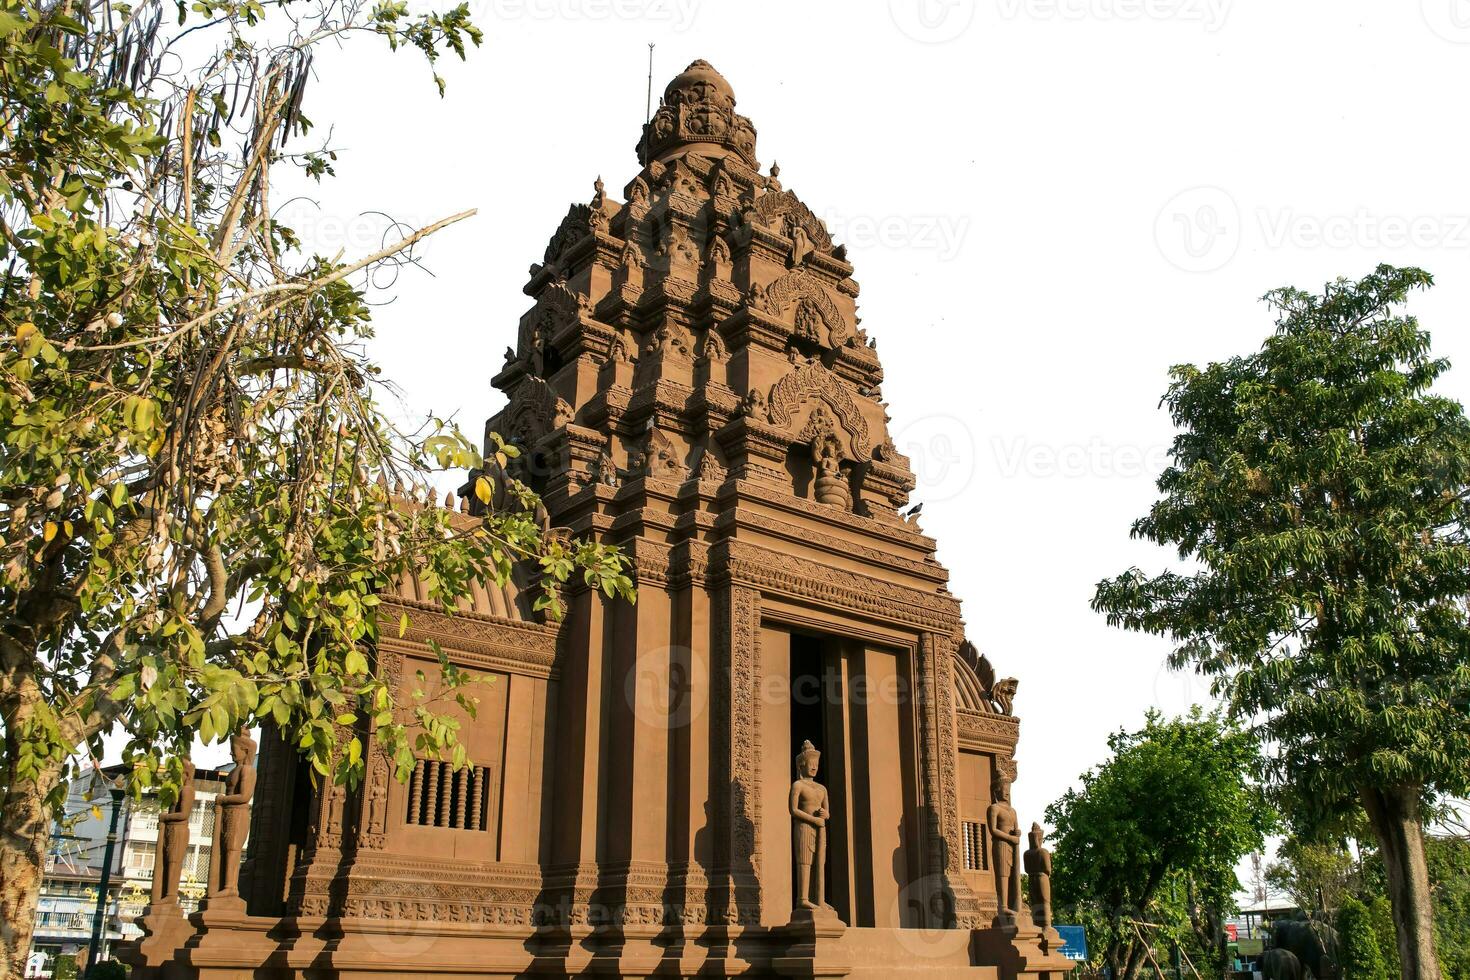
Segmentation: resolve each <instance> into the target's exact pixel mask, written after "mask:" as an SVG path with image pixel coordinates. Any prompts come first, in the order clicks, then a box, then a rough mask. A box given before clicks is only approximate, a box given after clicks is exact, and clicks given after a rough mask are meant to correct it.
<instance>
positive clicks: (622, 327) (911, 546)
mask: <svg viewBox="0 0 1470 980" xmlns="http://www.w3.org/2000/svg"><path fill="white" fill-rule="evenodd" d="M637 151H638V157H639V161H640V163H642V164H643V167H642V169H641V170H640V171H639V172H638V173H637V174H636V175H635V176H634V177H633V178H632V179H631V180H630V181H628V183H627V184H626V185H625V186H624V188H623V192H622V197H623V200H622V201H618V200H615V199H614V198H613V196H612V195H610V194H609V193H607V191H606V189H605V188H604V186H603V184H602V181H601V180H600V179H599V180H597V181H596V183H595V184H594V193H593V196H592V199H591V200H590V201H589V202H588V203H586V204H576V205H573V206H572V207H571V208H570V210H569V211H568V212H567V215H566V217H565V218H564V219H563V220H562V222H561V225H560V227H558V229H557V230H556V232H555V234H553V235H552V237H551V240H550V242H549V244H548V245H547V247H546V251H545V254H544V256H543V258H542V261H541V262H540V263H538V264H536V265H534V266H532V268H531V275H530V280H529V282H528V283H527V284H526V287H525V291H526V293H527V295H529V296H530V297H532V299H533V300H534V305H533V306H532V307H531V308H530V310H528V311H527V312H526V314H525V315H524V316H523V317H522V318H521V322H520V327H519V332H518V337H517V343H516V346H515V348H514V349H513V350H509V351H507V360H506V363H505V365H504V367H503V368H502V369H501V370H500V372H499V373H498V374H497V375H496V377H495V379H494V383H495V385H496V386H497V387H499V388H500V389H501V390H502V391H504V392H505V393H506V394H507V396H508V397H509V404H508V405H507V407H506V408H505V410H504V411H503V412H501V413H500V414H499V415H497V416H496V417H494V418H492V419H491V420H490V421H489V423H488V425H487V428H488V429H491V430H494V431H496V432H498V433H500V434H501V435H503V436H505V437H507V438H510V439H513V440H515V441H516V442H518V443H520V444H521V445H522V446H524V447H525V450H526V457H525V458H526V459H527V460H528V462H529V465H528V467H527V469H526V471H525V472H524V475H525V476H526V477H527V478H528V479H529V480H530V481H531V482H532V484H533V486H534V487H535V488H536V489H537V490H538V491H540V492H541V493H542V494H543V496H544V498H545V501H546V504H547V507H548V509H549V511H550V514H551V518H552V522H553V523H554V524H556V525H558V526H563V527H567V528H570V529H571V530H572V531H573V532H575V533H577V534H583V535H592V536H595V537H599V538H602V539H604V540H607V541H610V542H612V543H616V544H618V545H620V546H621V547H623V548H624V549H626V551H627V552H628V553H629V554H630V555H631V556H632V557H633V560H634V562H635V565H636V570H637V578H638V586H639V601H638V604H637V605H636V607H628V606H625V605H621V604H618V603H615V602H610V601H608V600H605V599H604V598H602V597H601V596H599V595H594V594H592V593H590V592H583V593H581V594H580V595H577V596H576V597H575V599H574V605H573V611H572V613H571V615H570V616H569V617H568V625H567V628H566V629H565V630H564V633H563V637H562V641H563V648H562V652H561V661H562V674H561V685H560V692H559V693H560V700H559V702H558V715H559V717H560V719H561V725H560V735H561V736H562V737H564V738H565V741H564V742H563V743H562V744H561V745H560V746H559V748H558V758H559V760H560V764H559V766H558V768H557V772H556V777H555V779H556V781H555V790H554V793H553V799H554V801H555V803H554V811H555V812H554V816H553V819H554V828H553V831H552V833H551V836H550V840H549V842H548V846H549V853H548V867H547V870H548V878H547V888H548V895H549V896H552V898H553V905H555V906H556V907H558V908H564V909H565V910H566V911H567V913H568V915H569V917H570V918H569V921H570V922H573V923H579V922H593V923H598V922H601V921H602V920H601V919H600V918H599V917H600V916H605V917H609V918H610V919H611V920H612V921H613V922H614V923H639V924H644V925H652V924H659V923H667V922H671V921H672V922H679V923H685V924H704V923H711V924H715V923H718V924H728V925H749V924H764V925H777V924H779V923H782V922H785V921H786V920H787V918H788V917H789V913H790V894H791V889H790V883H789V881H788V880H787V878H788V877H789V864H790V848H791V844H790V827H789V824H790V820H789V816H788V815H787V812H786V803H785V799H784V794H785V791H786V788H787V786H788V784H789V777H790V773H791V758H792V755H793V754H794V752H795V749H796V746H798V745H799V744H800V743H801V741H802V739H804V738H811V739H813V741H814V742H816V744H817V745H818V746H819V747H820V748H822V749H823V750H824V752H825V759H826V760H828V761H827V762H826V763H824V767H823V768H824V774H825V775H826V777H827V780H828V782H829V784H830V785H831V786H832V789H833V792H834V794H835V798H836V802H837V804H838V810H839V811H840V813H841V819H840V820H838V821H836V822H835V824H834V826H833V827H832V828H831V835H830V840H831V845H830V846H831V848H832V851H833V867H832V869H831V872H830V873H829V874H830V877H831V885H832V887H831V889H830V891H829V894H830V895H831V896H832V901H833V904H834V906H835V907H837V908H838V909H839V911H840V914H841V915H842V916H843V918H844V921H846V922H848V923H849V924H850V925H862V926H875V925H882V926H904V925H908V926H931V927H932V926H955V925H959V926H962V927H965V926H976V925H980V924H988V922H989V920H990V917H991V916H992V915H993V913H994V910H995V902H994V890H993V888H989V887H986V882H985V880H984V876H983V874H969V875H967V874H966V869H965V866H964V857H965V854H966V850H965V847H966V843H965V842H966V838H965V833H966V830H965V824H966V823H969V824H977V823H979V822H982V821H983V811H982V812H981V813H980V814H975V813H969V814H964V813H962V812H961V802H962V800H963V799H964V798H965V796H964V793H963V792H962V790H961V773H962V772H967V773H969V774H970V777H971V778H973V779H974V780H976V781H977V782H976V783H975V785H974V786H973V787H971V788H970V789H969V790H968V791H967V792H968V793H969V796H970V797H972V798H974V799H975V805H976V806H977V807H979V806H981V805H983V802H986V801H988V792H989V782H990V774H991V772H992V771H993V769H994V768H995V767H1001V768H1008V767H1011V766H1012V765H1013V763H1012V761H1011V759H1012V751H1013V749H1014V745H1015V739H1016V724H1015V719H1014V718H1012V717H1009V716H1008V715H1007V714H1004V713H1001V712H1000V711H998V710H996V708H995V707H994V705H993V703H992V701H990V700H989V699H988V691H987V690H985V689H984V687H983V686H982V685H980V684H979V683H978V682H977V681H976V675H975V673H974V671H973V669H972V668H971V667H970V666H968V665H967V664H966V663H965V662H964V661H963V660H961V659H960V658H959V657H958V651H959V649H960V645H961V642H962V640H963V631H962V624H961V621H960V609H959V604H958V602H957V601H956V600H955V599H954V598H953V597H952V596H951V595H950V593H949V592H948V591H947V589H946V587H945V583H946V581H947V573H946V572H945V570H944V569H943V568H942V567H941V566H940V565H939V564H938V562H936V561H935V559H934V542H933V541H932V539H930V538H928V537H925V536H924V535H923V533H922V532H921V531H920V530H919V528H918V527H917V524H916V523H915V522H914V521H912V520H908V519H905V518H904V517H902V516H900V510H901V509H902V508H903V507H904V505H905V504H906V502H907V499H908V494H909V492H910V490H911V489H912V488H913V486H914V478H913V475H912V473H911V471H910V468H909V463H908V460H907V459H906V458H904V457H903V456H902V455H901V454H900V453H899V452H898V451H897V450H896V449H895V447H894V444H893V442H892V440H891V439H890V436H889V431H888V418H887V415H886V413H885V411H884V408H883V403H882V401H881V385H882V381H883V370H882V367H881V365H880V363H879V360H878V355H877V351H876V345H875V343H874V341H873V340H871V339H870V338H869V337H868V336H867V334H866V332H865V331H864V330H863V328H862V327H861V326H860V325H859V318H858V316H857V296H858V284H857V282H856V281H855V280H854V279H853V268H852V266H851V265H850V264H849V263H848V262H847V259H846V249H845V248H844V247H843V246H841V245H838V244H836V243H834V242H833V241H832V237H831V235H830V234H829V233H828V230H827V229H826V227H825V226H824V225H823V223H822V222H821V220H820V219H818V218H817V216H816V215H815V214H813V212H812V211H811V210H810V208H808V206H807V205H806V204H804V203H803V202H802V200H801V199H800V198H799V197H798V196H797V195H796V193H795V192H793V191H791V190H788V189H786V188H784V187H783V186H782V184H781V182H780V180H779V176H778V175H779V168H778V167H776V166H774V165H773V166H772V167H771V168H770V172H769V173H768V174H763V173H762V172H761V167H760V164H759V161H758V160H757V158H756V134H755V129H754V127H753V126H752V124H751V122H750V120H749V119H747V118H745V117H744V116H742V115H740V114H739V113H738V112H736V111H735V97H734V93H733V92H732V90H731V87H730V85H729V83H728V82H726V80H725V79H724V78H723V77H722V76H721V75H720V74H719V73H718V72H716V71H715V70H714V68H712V67H711V66H710V65H709V64H707V63H706V62H703V61H696V62H694V63H693V64H691V65H690V66H689V67H688V68H687V69H685V70H684V71H683V72H682V73H680V74H679V75H678V76H677V77H675V78H674V79H673V81H671V82H670V83H669V85H668V87H667V89H666V90H665V91H664V97H663V100H662V103H661V105H660V107H659V109H658V111H657V113H656V114H655V115H654V117H653V119H652V121H651V122H650V123H649V124H648V125H647V126H645V128H644V132H643V134H642V138H641V139H640V140H639V143H638V146H637ZM964 672H968V673H969V674H970V678H969V681H968V683H967V682H966V680H965V679H961V681H960V682H959V688H958V689H957V681H956V674H957V673H964ZM965 691H972V692H973V695H974V696H972V697H970V698H969V699H968V700H964V692H965ZM962 741H963V742H964V743H965V745H966V746H968V748H969V749H971V750H974V751H972V752H971V755H973V756H974V757H975V758H973V759H966V758H962V755H963V753H964V751H965V750H964V749H962V746H961V742H962ZM967 817H968V820H967V819H966V818H967ZM979 836H981V835H979V834H978V833H976V830H975V828H974V827H971V837H972V840H971V847H972V850H973V849H974V848H979V850H980V851H983V850H984V848H983V845H982V844H980V842H979V841H978V837H979ZM976 856H977V857H981V855H979V854H978V853H977V855H976ZM979 863H980V864H983V860H981V861H979ZM972 870H974V871H979V870H980V868H979V867H976V868H975V869H972Z"/></svg>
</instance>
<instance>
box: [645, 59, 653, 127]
mask: <svg viewBox="0 0 1470 980" xmlns="http://www.w3.org/2000/svg"><path fill="white" fill-rule="evenodd" d="M652 121H653V42H652V41H649V42H648V94H646V95H645V96H644V97H643V124H644V125H645V126H646V125H648V124H649V123H650V122H652Z"/></svg>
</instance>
